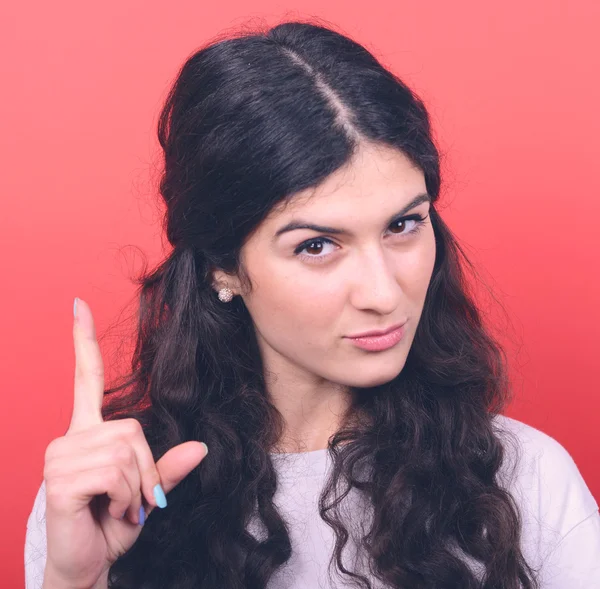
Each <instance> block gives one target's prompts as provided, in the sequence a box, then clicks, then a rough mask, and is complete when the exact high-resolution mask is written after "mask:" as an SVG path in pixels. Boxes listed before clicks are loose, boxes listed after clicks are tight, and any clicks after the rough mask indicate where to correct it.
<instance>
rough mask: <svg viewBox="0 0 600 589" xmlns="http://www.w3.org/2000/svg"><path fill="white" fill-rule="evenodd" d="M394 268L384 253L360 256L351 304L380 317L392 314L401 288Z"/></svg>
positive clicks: (398, 299) (400, 293) (372, 252)
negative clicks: (380, 315) (374, 312)
mask: <svg viewBox="0 0 600 589" xmlns="http://www.w3.org/2000/svg"><path fill="white" fill-rule="evenodd" d="M396 270H397V269H396V267H395V265H394V263H393V260H392V259H391V257H389V256H386V255H385V253H384V252H382V251H381V249H379V250H378V251H371V252H369V253H365V254H364V255H363V256H361V259H360V262H359V263H358V265H357V266H356V268H355V269H354V271H355V273H356V275H355V276H354V277H353V288H352V294H351V302H352V304H353V305H354V307H356V308H357V309H361V310H365V311H366V310H372V311H376V312H378V313H380V314H382V315H385V314H389V313H392V312H393V311H394V310H395V309H396V307H397V306H398V304H399V302H400V297H401V295H402V288H401V287H400V284H399V283H398V280H397V275H396Z"/></svg>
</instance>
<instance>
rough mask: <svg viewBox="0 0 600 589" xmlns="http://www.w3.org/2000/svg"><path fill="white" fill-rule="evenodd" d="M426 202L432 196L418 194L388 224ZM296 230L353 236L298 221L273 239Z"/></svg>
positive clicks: (338, 230) (285, 226) (280, 230)
mask: <svg viewBox="0 0 600 589" xmlns="http://www.w3.org/2000/svg"><path fill="white" fill-rule="evenodd" d="M424 202H431V196H430V195H429V194H428V193H426V192H423V193H421V194H417V196H415V198H413V199H412V200H411V201H410V202H409V203H408V204H407V205H406V206H405V207H403V208H402V209H401V210H400V211H398V212H397V213H396V214H395V215H392V216H391V217H390V219H389V220H388V224H389V223H391V222H392V221H393V220H394V219H396V218H397V217H401V216H402V215H404V214H405V213H408V211H410V210H411V209H414V208H415V207H416V206H417V205H420V204H421V203H424ZM296 229H311V230H312V231H316V232H317V233H331V234H335V235H351V233H350V232H349V231H346V230H345V229H338V228H336V227H326V226H324V225H315V224H314V223H308V222H306V221H302V220H297V221H291V222H290V223H287V225H284V226H283V227H281V228H280V229H278V230H277V232H276V233H275V235H274V237H273V239H274V240H275V239H277V238H278V237H279V236H280V235H282V234H283V233H287V232H288V231H294V230H296Z"/></svg>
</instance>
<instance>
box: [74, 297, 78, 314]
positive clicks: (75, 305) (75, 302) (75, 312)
mask: <svg viewBox="0 0 600 589" xmlns="http://www.w3.org/2000/svg"><path fill="white" fill-rule="evenodd" d="M77 300H78V299H77V297H75V300H74V301H73V317H77Z"/></svg>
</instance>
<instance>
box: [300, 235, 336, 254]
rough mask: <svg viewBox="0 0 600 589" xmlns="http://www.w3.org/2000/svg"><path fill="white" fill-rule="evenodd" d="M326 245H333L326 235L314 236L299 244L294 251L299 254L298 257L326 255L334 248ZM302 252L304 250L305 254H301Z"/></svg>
mask: <svg viewBox="0 0 600 589" xmlns="http://www.w3.org/2000/svg"><path fill="white" fill-rule="evenodd" d="M326 246H335V244H334V243H333V241H331V240H330V239H327V238H326V237H316V238H314V239H311V240H309V241H305V242H304V243H302V244H300V245H299V246H298V247H297V248H296V250H295V251H294V253H295V254H296V255H300V257H306V258H322V257H325V256H328V255H329V254H330V253H331V251H333V249H334V248H333V247H331V248H327V247H326ZM302 252H306V254H303V253H302Z"/></svg>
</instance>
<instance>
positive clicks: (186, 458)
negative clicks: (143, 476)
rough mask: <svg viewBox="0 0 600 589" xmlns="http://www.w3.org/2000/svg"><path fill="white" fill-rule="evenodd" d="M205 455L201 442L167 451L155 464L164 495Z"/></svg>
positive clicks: (149, 510) (187, 443)
mask: <svg viewBox="0 0 600 589" xmlns="http://www.w3.org/2000/svg"><path fill="white" fill-rule="evenodd" d="M206 454H207V450H206V445H205V444H202V443H201V442H195V441H190V442H184V443H183V444H179V445H177V446H175V447H174V448H171V449H170V450H169V451H167V452H165V454H164V455H163V456H161V458H160V459H159V461H158V462H157V463H156V470H158V474H159V476H160V481H161V485H162V488H163V490H164V492H165V494H167V493H169V491H171V490H172V489H174V488H175V487H176V486H177V485H178V484H179V483H180V482H181V481H182V480H183V479H184V478H185V477H186V476H187V475H188V474H189V473H190V472H191V471H192V470H193V469H194V468H196V466H198V464H200V462H202V460H204V457H205V456H206ZM145 509H146V515H150V513H152V511H153V510H154V509H155V507H154V505H148V507H147V508H145Z"/></svg>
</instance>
